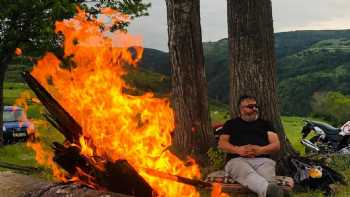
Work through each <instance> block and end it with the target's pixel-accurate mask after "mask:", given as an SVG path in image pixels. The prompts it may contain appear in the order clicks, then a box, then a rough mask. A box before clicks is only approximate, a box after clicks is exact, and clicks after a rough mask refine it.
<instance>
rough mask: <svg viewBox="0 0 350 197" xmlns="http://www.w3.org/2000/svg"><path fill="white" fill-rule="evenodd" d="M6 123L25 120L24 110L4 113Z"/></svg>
mask: <svg viewBox="0 0 350 197" xmlns="http://www.w3.org/2000/svg"><path fill="white" fill-rule="evenodd" d="M3 120H4V122H16V121H19V120H23V110H22V109H16V110H13V111H7V110H6V111H4V113H3Z"/></svg>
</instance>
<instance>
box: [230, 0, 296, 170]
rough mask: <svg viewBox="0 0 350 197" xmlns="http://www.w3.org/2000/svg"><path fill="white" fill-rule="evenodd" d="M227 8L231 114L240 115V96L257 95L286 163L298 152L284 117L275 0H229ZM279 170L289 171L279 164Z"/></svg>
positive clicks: (261, 109)
mask: <svg viewBox="0 0 350 197" xmlns="http://www.w3.org/2000/svg"><path fill="white" fill-rule="evenodd" d="M227 9H228V12H227V13H228V37H229V50H230V59H229V61H230V111H231V116H233V117H234V116H237V114H238V110H239V109H238V108H237V102H238V98H239V97H240V96H242V95H244V94H248V95H252V96H255V97H256V98H257V102H258V104H259V107H260V117H261V118H262V119H265V120H269V121H272V123H273V125H274V128H275V129H276V131H277V132H278V134H279V137H280V140H281V144H282V151H280V153H281V154H279V155H278V156H277V158H276V159H277V160H278V161H279V166H283V165H284V162H287V161H286V156H289V155H291V154H292V155H294V154H295V151H294V149H293V147H292V146H291V145H290V143H289V141H288V140H287V138H286V135H285V133H284V130H283V126H282V123H281V118H280V111H279V105H278V104H279V102H278V96H277V85H276V84H277V80H276V78H277V69H276V58H275V52H274V34H273V21H272V6H271V0H245V1H241V0H227ZM278 172H279V173H282V174H289V173H288V172H286V171H285V170H284V169H282V168H279V167H278Z"/></svg>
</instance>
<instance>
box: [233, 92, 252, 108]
mask: <svg viewBox="0 0 350 197" xmlns="http://www.w3.org/2000/svg"><path fill="white" fill-rule="evenodd" d="M246 99H251V100H254V101H256V98H255V97H254V96H251V95H247V94H245V95H242V96H240V97H239V99H238V102H237V107H238V108H239V107H240V106H241V103H242V102H243V101H244V100H246Z"/></svg>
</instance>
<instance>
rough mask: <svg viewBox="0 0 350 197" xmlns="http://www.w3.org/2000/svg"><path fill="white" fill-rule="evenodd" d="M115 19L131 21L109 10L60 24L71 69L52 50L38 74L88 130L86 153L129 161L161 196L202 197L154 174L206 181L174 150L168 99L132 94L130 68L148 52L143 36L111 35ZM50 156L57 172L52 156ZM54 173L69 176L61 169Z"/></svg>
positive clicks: (84, 136) (35, 73)
mask: <svg viewBox="0 0 350 197" xmlns="http://www.w3.org/2000/svg"><path fill="white" fill-rule="evenodd" d="M115 20H117V21H118V20H119V21H124V20H127V17H126V16H124V15H122V14H120V13H119V12H117V11H113V10H110V9H105V10H104V17H100V18H99V19H98V20H94V19H93V20H91V19H90V20H87V16H86V14H85V13H84V12H82V11H79V13H78V14H77V15H76V16H75V17H74V18H72V19H70V20H64V21H60V22H57V23H56V32H60V33H62V34H63V35H64V57H65V58H66V59H68V61H65V62H66V64H67V62H70V67H69V68H68V69H67V68H63V66H62V65H63V63H62V62H61V61H60V60H59V58H57V57H56V56H55V55H54V54H52V53H48V54H46V55H45V56H44V57H43V58H42V59H41V60H40V61H39V62H38V64H37V65H36V67H35V68H34V69H33V71H32V73H31V74H32V75H33V76H34V77H35V78H36V79H37V80H38V81H39V82H40V83H41V84H42V85H43V86H44V87H45V88H46V89H47V90H49V92H50V94H52V95H53V96H54V98H55V99H56V100H57V101H58V102H59V103H60V104H61V105H62V106H64V108H65V110H66V111H67V112H69V113H70V114H71V115H72V117H74V119H75V120H76V121H77V122H78V123H79V124H80V125H81V127H82V133H83V134H82V136H81V137H80V146H81V148H82V154H84V155H85V156H88V157H90V158H92V157H95V156H97V157H99V158H104V159H106V160H109V161H116V160H119V159H126V160H127V161H128V162H129V163H130V164H131V165H132V166H133V167H134V168H135V169H136V170H137V171H138V173H139V174H140V175H141V176H142V177H143V178H144V179H145V180H146V181H147V182H148V183H149V184H150V186H151V187H152V188H153V189H154V190H156V191H157V193H158V195H159V196H199V193H198V192H197V191H196V189H195V188H194V187H192V186H189V185H185V184H181V183H177V182H175V181H172V180H167V179H162V178H158V177H156V176H152V175H150V174H149V173H147V170H148V169H152V170H158V171H161V172H164V173H169V174H175V175H179V176H183V177H187V178H199V176H200V172H199V167H198V165H196V164H195V162H194V161H191V165H188V162H186V164H185V163H184V162H183V161H181V160H180V159H179V158H177V157H176V156H175V155H173V154H172V153H171V152H170V151H169V150H168V148H169V146H170V145H171V132H172V131H173V129H174V112H173V110H172V109H171V108H170V106H169V101H168V100H167V99H160V98H155V97H154V95H153V94H152V93H146V94H144V95H142V96H132V95H128V94H126V93H125V90H126V89H128V88H130V87H128V85H127V84H126V83H125V82H124V80H123V76H125V74H126V69H125V67H126V66H130V65H135V64H136V63H137V62H138V60H139V59H140V58H141V56H142V52H143V49H142V48H141V47H140V46H141V44H142V43H141V39H140V38H138V37H133V36H131V35H129V34H127V33H125V32H123V31H115V32H113V33H111V32H110V31H109V30H110V28H111V27H110V26H109V25H108V24H109V23H110V22H111V21H112V22H113V21H115ZM106 21H107V23H106ZM101 27H104V28H101ZM32 145H33V146H34V148H35V149H36V150H38V151H37V155H38V156H37V158H38V159H40V162H41V163H43V162H44V161H43V157H40V155H41V156H43V154H45V153H44V152H43V151H41V148H40V146H38V145H37V144H32ZM44 158H49V159H46V161H49V162H50V164H49V165H50V166H52V167H53V168H55V167H54V166H55V165H54V164H52V158H51V156H50V155H45V156H44ZM96 166H99V164H98V163H97V162H96ZM54 170H55V171H56V175H57V176H58V177H59V178H60V179H64V176H62V173H61V172H59V169H57V168H55V169H54ZM81 173H84V172H81ZM78 181H79V180H78ZM116 187H117V186H116Z"/></svg>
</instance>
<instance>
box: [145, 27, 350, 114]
mask: <svg viewBox="0 0 350 197" xmlns="http://www.w3.org/2000/svg"><path fill="white" fill-rule="evenodd" d="M275 47H276V57H277V68H278V71H277V72H278V88H279V89H278V90H279V96H280V98H281V106H282V113H283V114H285V115H292V114H293V115H307V114H308V113H310V110H311V108H310V100H311V97H312V95H313V94H314V93H315V92H322V91H330V90H332V91H340V92H341V93H343V94H347V95H349V94H350V30H332V31H330V30H327V31H294V32H283V33H276V34H275ZM204 53H205V63H206V72H207V80H208V85H209V96H210V97H212V98H214V99H217V100H220V101H222V102H227V101H228V84H229V83H228V78H229V76H228V48H227V39H222V40H219V41H216V42H205V43H204ZM167 58H168V54H167V53H164V52H161V51H157V50H154V49H145V54H144V61H143V63H142V67H144V68H147V69H151V70H153V71H155V72H159V73H162V74H166V75H168V74H169V73H170V67H169V63H168V59H167Z"/></svg>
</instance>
